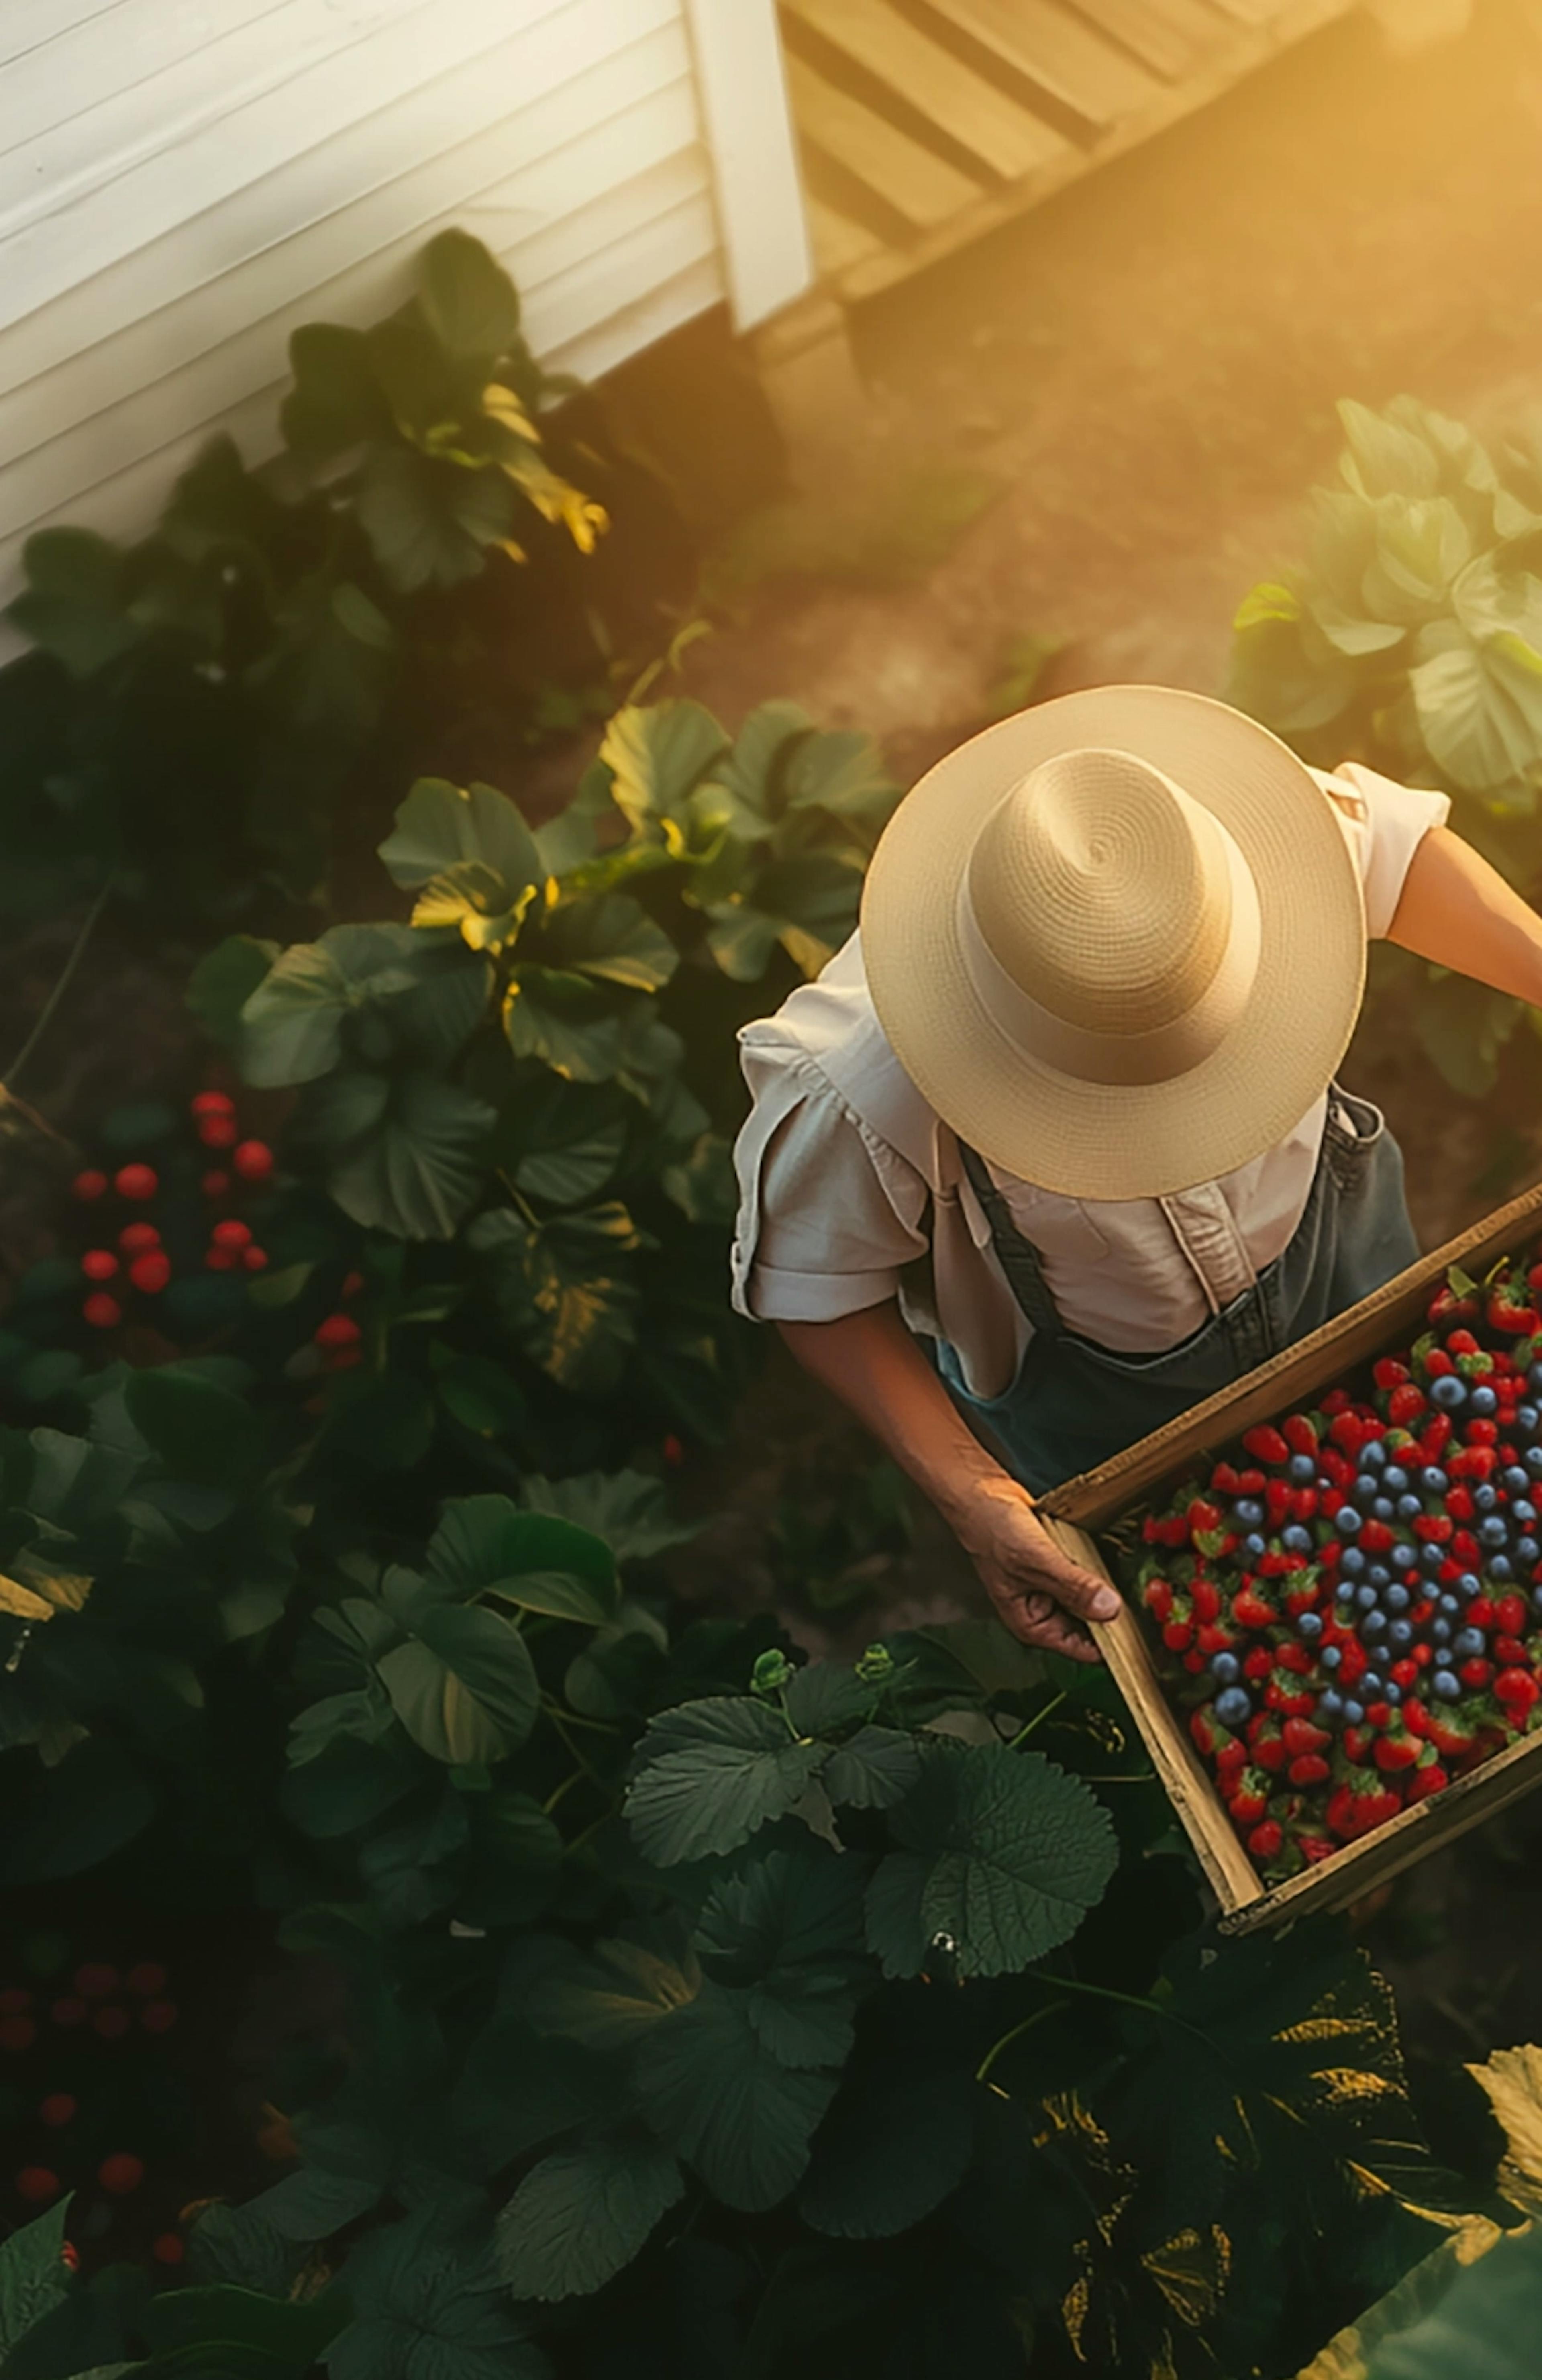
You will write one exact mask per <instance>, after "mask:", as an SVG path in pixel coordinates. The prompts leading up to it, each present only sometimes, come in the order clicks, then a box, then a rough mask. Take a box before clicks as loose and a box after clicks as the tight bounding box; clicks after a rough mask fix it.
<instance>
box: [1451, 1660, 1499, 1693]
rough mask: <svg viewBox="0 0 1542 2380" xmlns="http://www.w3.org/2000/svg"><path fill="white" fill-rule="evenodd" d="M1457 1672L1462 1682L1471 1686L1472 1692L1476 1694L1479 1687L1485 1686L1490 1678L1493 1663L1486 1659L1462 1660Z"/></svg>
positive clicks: (1492, 1672) (1492, 1671)
mask: <svg viewBox="0 0 1542 2380" xmlns="http://www.w3.org/2000/svg"><path fill="white" fill-rule="evenodd" d="M1459 1674H1460V1676H1461V1679H1462V1682H1463V1685H1464V1686H1471V1687H1472V1689H1473V1692H1474V1693H1475V1694H1476V1693H1477V1692H1478V1690H1479V1688H1480V1687H1483V1686H1486V1685H1487V1683H1488V1682H1489V1680H1490V1679H1491V1678H1492V1676H1493V1674H1494V1670H1493V1664H1492V1663H1491V1662H1488V1661H1463V1664H1462V1668H1461V1671H1460V1673H1459Z"/></svg>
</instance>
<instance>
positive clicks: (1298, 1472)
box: [1285, 1454, 1317, 1488]
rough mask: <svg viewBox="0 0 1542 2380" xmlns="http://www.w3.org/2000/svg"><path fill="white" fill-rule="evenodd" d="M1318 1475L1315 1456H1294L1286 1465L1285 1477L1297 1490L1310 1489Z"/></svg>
mask: <svg viewBox="0 0 1542 2380" xmlns="http://www.w3.org/2000/svg"><path fill="white" fill-rule="evenodd" d="M1285 1476H1286V1478H1287V1479H1289V1480H1291V1481H1293V1484H1294V1485H1295V1486H1296V1487H1297V1488H1310V1487H1311V1486H1312V1484H1313V1482H1314V1481H1315V1480H1316V1478H1317V1456H1316V1455H1315V1454H1293V1455H1292V1457H1291V1459H1290V1461H1289V1463H1286V1465H1285Z"/></svg>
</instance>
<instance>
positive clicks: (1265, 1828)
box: [1247, 1818, 1285, 1860]
mask: <svg viewBox="0 0 1542 2380" xmlns="http://www.w3.org/2000/svg"><path fill="white" fill-rule="evenodd" d="M1284 1840H1285V1836H1284V1830H1283V1828H1281V1825H1280V1822H1279V1820H1278V1819H1277V1818H1266V1819H1265V1820H1264V1822H1263V1825H1262V1826H1261V1827H1255V1828H1254V1829H1253V1832H1252V1833H1251V1834H1250V1835H1249V1836H1248V1838H1247V1848H1248V1850H1249V1851H1250V1852H1252V1854H1253V1856H1254V1858H1255V1859H1259V1860H1271V1859H1273V1858H1274V1856H1275V1854H1276V1852H1278V1851H1279V1849H1280V1847H1281V1843H1283V1841H1284Z"/></svg>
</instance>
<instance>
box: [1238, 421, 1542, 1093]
mask: <svg viewBox="0 0 1542 2380" xmlns="http://www.w3.org/2000/svg"><path fill="white" fill-rule="evenodd" d="M1339 413H1340V418H1341V419H1342V422H1343V426H1344V431H1345V434H1346V438H1347V441H1348V443H1347V446H1346V448H1345V451H1344V453H1343V455H1342V457H1341V459H1340V466H1339V477H1340V482H1341V484H1340V485H1338V486H1336V487H1333V488H1330V489H1319V490H1317V493H1316V496H1315V498H1314V509H1313V524H1312V538H1311V544H1310V550H1309V553H1308V557H1307V562H1306V565H1305V568H1304V569H1303V570H1301V571H1299V572H1297V573H1295V574H1293V575H1292V576H1290V577H1286V578H1284V579H1281V580H1274V581H1269V582H1266V583H1265V584H1262V585H1260V586H1257V587H1256V588H1254V589H1253V591H1252V593H1251V594H1249V595H1248V596H1247V597H1246V598H1245V601H1244V602H1243V604H1242V606H1241V608H1240V609H1239V611H1238V613H1237V616H1236V639H1235V644H1234V648H1233V653H1232V679H1231V685H1230V687H1229V689H1228V691H1229V693H1230V696H1231V698H1232V700H1233V701H1235V702H1237V703H1239V704H1241V705H1242V707H1243V708H1244V709H1245V710H1251V711H1252V712H1253V713H1254V714H1255V716H1256V717H1257V718H1259V719H1261V720H1262V721H1263V722H1264V723H1265V725H1266V726H1269V727H1272V728H1273V729H1275V731H1276V732H1277V733H1278V734H1279V735H1283V736H1285V737H1286V738H1287V739H1288V740H1289V741H1290V742H1291V743H1292V744H1293V745H1294V746H1295V747H1297V748H1298V749H1299V750H1300V751H1301V752H1302V753H1303V754H1304V755H1305V758H1306V759H1310V760H1313V761H1315V762H1317V764H1318V765H1320V766H1323V767H1328V768H1331V767H1333V766H1334V765H1335V764H1336V763H1337V762H1338V761H1340V760H1342V759H1362V760H1366V761H1368V762H1370V763H1371V764H1372V765H1373V766H1374V767H1377V768H1379V769H1382V770H1384V771H1386V772H1387V773H1389V774H1390V775H1392V776H1395V777H1402V779H1404V780H1405V781H1406V782H1410V783H1419V784H1429V785H1434V786H1437V787H1439V788H1440V789H1442V790H1443V791H1445V792H1448V793H1450V794H1451V796H1452V800H1453V803H1454V824H1455V825H1456V828H1457V830H1458V832H1461V833H1462V834H1463V835H1465V836H1466V837H1467V838H1468V840H1469V841H1471V842H1472V843H1474V844H1476V846H1477V847H1478V849H1479V850H1481V851H1482V852H1484V853H1485V854H1486V856H1488V857H1489V858H1490V859H1492V860H1493V861H1494V863H1495V865H1496V866H1497V867H1499V868H1500V869H1501V871H1502V872H1503V873H1504V874H1505V875H1506V876H1508V877H1509V879H1510V880H1511V881H1512V883H1513V884H1515V885H1517V886H1518V887H1519V888H1520V889H1521V890H1522V891H1523V892H1530V891H1531V890H1533V889H1534V888H1535V887H1536V881H1537V879H1538V875H1539V873H1542V838H1539V830H1538V825H1537V798H1538V792H1539V790H1542V577H1538V576H1537V566H1538V565H1539V564H1542V449H1539V448H1538V446H1537V444H1536V438H1535V434H1534V435H1533V436H1532V437H1531V438H1530V439H1529V440H1528V441H1526V442H1524V443H1505V444H1503V445H1501V446H1500V447H1497V448H1495V449H1493V450H1490V449H1489V448H1488V447H1487V446H1485V445H1484V444H1482V443H1480V441H1479V440H1478V439H1477V438H1476V437H1475V435H1474V434H1473V432H1472V431H1470V430H1468V429H1466V428H1465V427H1464V426H1463V424H1462V423H1461V422H1458V421H1452V420H1450V419H1447V418H1446V417H1445V416H1444V415H1442V414H1439V413H1435V412H1432V411H1431V410H1430V409H1429V408H1428V407H1426V406H1422V405H1420V404H1418V403H1416V402H1415V399H1414V398H1412V397H1407V396H1403V397H1399V398H1397V399H1396V400H1395V401H1394V402H1393V403H1392V404H1391V405H1390V406H1389V407H1387V408H1386V410H1385V411H1384V412H1382V413H1379V414H1378V413H1374V412H1372V411H1370V410H1369V409H1368V408H1367V407H1365V406H1363V405H1356V404H1354V403H1351V402H1347V401H1346V402H1345V403H1344V404H1342V405H1341V406H1340V407H1339ZM1378 977H1379V979H1381V980H1382V981H1384V982H1385V983H1387V984H1388V985H1389V987H1390V986H1392V985H1396V986H1398V988H1399V990H1400V991H1401V992H1402V996H1404V997H1405V998H1408V997H1410V995H1412V997H1411V1002H1410V1004H1411V1005H1412V1007H1413V1011H1414V1015H1415V1024H1416V1027H1417V1031H1418V1034H1419V1038H1420V1039H1421V1041H1422V1043H1423V1045H1424V1047H1425V1049H1426V1050H1427V1053H1428V1055H1429V1057H1430V1058H1431V1059H1432V1060H1433V1062H1435V1064H1436V1065H1437V1066H1439V1069H1440V1072H1441V1074H1442V1075H1444V1076H1445V1079H1446V1080H1447V1081H1448V1082H1449V1083H1450V1084H1451V1087H1452V1088H1453V1089H1454V1090H1457V1091H1460V1092H1463V1094H1465V1095H1466V1096H1468V1097H1481V1096H1482V1095H1483V1094H1484V1093H1485V1092H1487V1090H1489V1089H1491V1088H1492V1087H1493V1083H1494V1080H1495V1075H1496V1072H1497V1068H1498V1063H1499V1056H1500V1050H1501V1049H1502V1048H1503V1046H1504V1044H1505V1042H1506V1041H1507V1040H1508V1039H1509V1038H1510V1037H1511V1035H1512V1033H1513V1031H1514V1029H1515V1026H1516V1024H1517V1022H1518V1021H1519V1019H1520V1016H1521V1014H1522V1013H1523V1012H1522V1004H1521V1002H1518V1001H1515V1000H1512V999H1511V998H1509V997H1508V996H1507V995H1506V994H1504V993H1502V992H1494V991H1490V990H1487V988H1486V987H1485V986H1483V985H1481V984H1475V983H1472V982H1470V981H1469V980H1468V979H1467V978H1466V977H1460V976H1450V975H1447V974H1446V973H1445V971H1444V970H1441V969H1432V968H1430V967H1427V965H1425V963H1424V962H1423V961H1421V960H1417V959H1415V958H1412V957H1410V956H1408V955H1407V954H1405V953H1400V952H1396V951H1394V950H1391V949H1390V948H1389V949H1385V950H1381V951H1378Z"/></svg>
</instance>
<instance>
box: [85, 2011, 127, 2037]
mask: <svg viewBox="0 0 1542 2380" xmlns="http://www.w3.org/2000/svg"><path fill="white" fill-rule="evenodd" d="M128 2023H129V2017H128V2010H127V2009H125V2008H117V2007H111V2008H102V2009H98V2010H97V2011H96V2014H95V2015H94V2016H93V2017H92V2019H91V2031H92V2032H93V2033H99V2034H101V2035H102V2038H103V2041H121V2040H122V2039H123V2036H124V2034H126V2033H127V2030H128Z"/></svg>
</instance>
